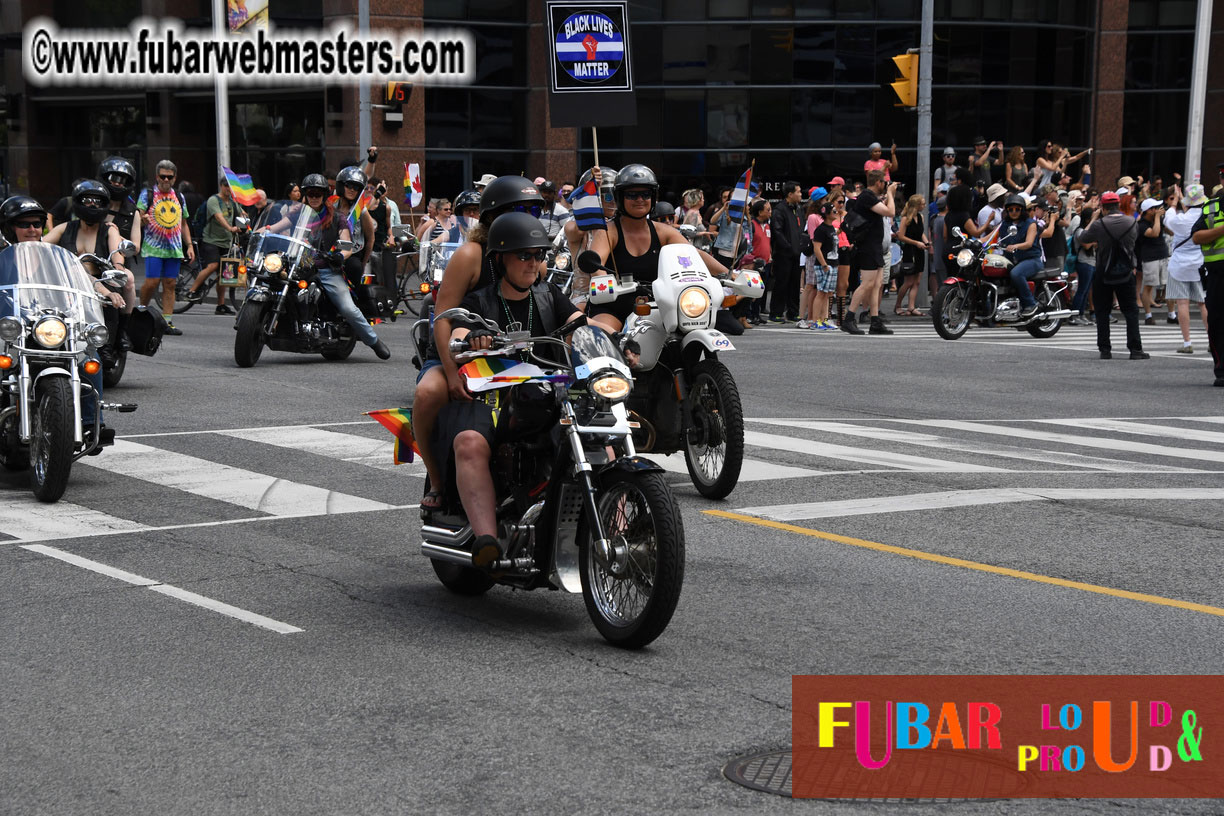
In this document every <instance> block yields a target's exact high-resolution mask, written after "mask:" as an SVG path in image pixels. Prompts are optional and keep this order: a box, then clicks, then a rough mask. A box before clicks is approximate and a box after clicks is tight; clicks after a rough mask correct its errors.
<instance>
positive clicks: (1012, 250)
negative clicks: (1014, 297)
mask: <svg viewBox="0 0 1224 816" xmlns="http://www.w3.org/2000/svg"><path fill="white" fill-rule="evenodd" d="M1026 204H1027V202H1026V200H1025V198H1024V196H1022V195H1010V196H1008V197H1007V202H1006V203H1005V204H1004V206H1003V225H1002V226H1001V227H1000V228H999V235H1000V236H1001V237H1000V239H999V244H1000V245H1001V246H1002V247H1003V251H1004V252H1006V253H1009V254H1010V255H1011V256H1012V260H1013V261H1014V263H1015V265H1014V266H1012V268H1011V270H1010V273H1009V274H1010V275H1011V279H1012V283H1013V284H1015V287H1016V293H1017V294H1018V296H1019V297H1020V306H1021V310H1020V319H1021V320H1027V319H1028V318H1030V317H1032V316H1033V315H1034V314H1036V313H1037V308H1038V307H1037V299H1036V298H1034V297H1033V293H1032V292H1030V291H1029V286H1028V282H1029V278H1031V277H1033V276H1034V275H1036V274H1037V273H1038V272H1040V271H1041V269H1042V264H1041V248H1040V247H1039V246H1038V245H1037V243H1036V242H1037V222H1036V221H1034V220H1033V219H1031V218H1029V217H1028V214H1027V212H1026ZM1012 227H1015V228H1016V231H1015V233H1014V234H1009V233H1011V229H1012Z"/></svg>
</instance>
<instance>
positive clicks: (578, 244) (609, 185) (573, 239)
mask: <svg viewBox="0 0 1224 816" xmlns="http://www.w3.org/2000/svg"><path fill="white" fill-rule="evenodd" d="M596 169H598V171H599V172H598V174H596V172H595V171H596ZM596 175H598V176H599V179H598V180H597V181H596V182H595V183H596V184H598V185H599V201H600V204H602V205H603V214H604V220H606V221H610V220H611V219H612V217H613V216H615V215H616V171H615V170H613V169H612V168H611V167H599V168H594V167H592V168H591V169H590V170H587V171H586V172H585V173H583V174H582V177H581V178H579V179H578V189H582V187H583V186H584V185H586V183H587V182H588V181H590V180H591V179H592V178H595V176H596ZM672 212H673V213H674V212H675V209H674V208H673V210H672ZM561 231H562V232H564V233H565V241H566V243H568V244H569V250H570V257H571V258H577V257H578V255H579V254H580V253H581V252H582V251H583V250H585V249H590V248H591V241H592V240H593V238H594V234H595V233H596V232H599V230H588V231H584V230H581V229H579V228H578V222H577V221H575V220H574V219H573V218H571V219H570V220H568V221H566V222H565V224H564V225H563V226H562V228H561ZM590 286H591V276H590V275H588V274H587V273H586V272H583V271H582V270H581V269H578V268H575V269H574V279H573V281H572V282H571V284H570V295H571V297H572V299H573V301H574V303H575V305H577V306H578V308H579V309H583V310H585V309H586V299H587V294H588V290H589V289H590Z"/></svg>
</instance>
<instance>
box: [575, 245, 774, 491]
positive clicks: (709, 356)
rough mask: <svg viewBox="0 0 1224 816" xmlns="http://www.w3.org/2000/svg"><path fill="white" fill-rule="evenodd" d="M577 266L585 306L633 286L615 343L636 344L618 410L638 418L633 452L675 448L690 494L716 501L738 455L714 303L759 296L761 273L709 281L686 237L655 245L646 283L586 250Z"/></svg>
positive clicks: (735, 405)
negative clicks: (587, 286) (630, 306)
mask: <svg viewBox="0 0 1224 816" xmlns="http://www.w3.org/2000/svg"><path fill="white" fill-rule="evenodd" d="M578 268H579V269H581V270H582V271H583V272H586V273H588V274H590V275H591V290H590V302H591V303H594V304H600V303H610V302H612V301H614V300H616V298H617V297H618V296H620V295H622V294H624V293H626V292H634V291H636V292H639V293H640V294H639V296H638V298H637V304H636V306H635V308H634V313H633V314H631V315H629V318H628V320H626V321H625V325H624V328H623V330H622V332H621V335H622V339H621V343H622V348H624V349H627V350H630V351H632V350H633V348H634V345H631V344H635V345H636V349H637V352H636V354H637V361H636V362H635V364H634V365H633V377H634V382H635V385H634V389H633V393H632V394H631V395H630V397H629V400H628V407H629V411H630V416H631V417H632V418H635V419H636V420H637V421H638V423H639V428H638V429H637V431H636V432H635V433H634V443H635V444H636V445H637V448H638V450H639V451H641V452H643V453H663V454H670V453H675V452H676V451H679V450H683V451H684V462H685V465H686V466H687V468H688V472H689V477H690V479H692V482H693V486H694V487H696V488H697V492H698V493H700V494H701V495H703V496H705V497H706V498H709V499H722V498H725V497H726V496H728V495H729V494H730V493H731V491H732V490H734V489H735V485H736V483H737V482H738V481H739V474H740V468H741V467H742V466H743V462H744V412H743V408H742V407H741V404H740V395H739V389H738V388H737V387H736V384H735V378H734V377H732V376H731V372H730V371H729V370H728V369H727V367H726V366H725V365H723V364H722V362H721V361H720V360H719V359H718V354H719V352H725V351H734V350H735V346H733V345H732V344H731V341H730V340H729V339H727V336H726V335H725V334H723V333H722V332H720V331H718V330H717V329H715V328H714V321H715V317H716V314H717V312H718V309H719V307H720V306H722V307H723V308H730V307H731V306H733V305H735V303H736V302H737V301H738V299H739V298H741V297H749V298H759V297H761V296H762V295H763V294H764V293H765V284H764V282H763V281H762V280H761V276H760V275H759V274H757V273H756V272H755V271H753V270H737V271H736V272H735V273H734V274H733V275H732V276H731V278H730V279H727V280H718V279H716V278H715V277H714V276H713V275H711V274H710V273H709V271H707V270H706V267H705V264H704V262H702V260H701V256H700V255H699V254H698V253H697V250H696V249H694V248H693V247H692V246H689V245H687V244H669V245H667V246H664V247H662V248H661V249H660V251H659V267H658V269H659V274H658V277H657V278H656V279H655V281H654V282H653V283H637V282H635V281H633V280H632V279H629V278H623V277H622V278H620V279H619V280H618V279H617V276H616V273H615V272H614V271H613V270H612V269H609V268H608V267H606V266H603V265H602V264H600V263H599V256H598V255H597V254H596V253H594V252H590V251H587V252H583V253H582V254H581V255H579V256H578ZM600 272H603V273H605V274H599V273H600Z"/></svg>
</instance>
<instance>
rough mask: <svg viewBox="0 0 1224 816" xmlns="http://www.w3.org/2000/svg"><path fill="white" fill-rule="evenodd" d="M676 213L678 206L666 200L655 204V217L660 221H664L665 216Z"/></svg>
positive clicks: (669, 216) (668, 216)
mask: <svg viewBox="0 0 1224 816" xmlns="http://www.w3.org/2000/svg"><path fill="white" fill-rule="evenodd" d="M675 214H676V208H675V207H673V206H672V205H670V204H668V203H667V202H666V201H660V202H659V203H658V204H656V205H655V208H654V217H655V218H656V219H658V220H659V221H662V220H663V219H664V218H671V217H672V216H673V215H675Z"/></svg>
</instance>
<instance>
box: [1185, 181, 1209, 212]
mask: <svg viewBox="0 0 1224 816" xmlns="http://www.w3.org/2000/svg"><path fill="white" fill-rule="evenodd" d="M1206 203H1207V191H1206V190H1204V189H1203V185H1201V184H1191V185H1190V186H1189V187H1187V188H1186V206H1188V207H1201V206H1203V205H1204V204H1206Z"/></svg>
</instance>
